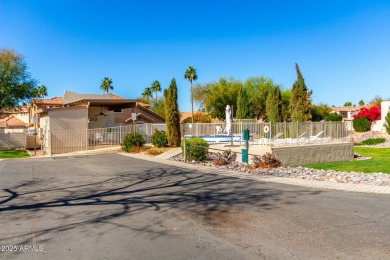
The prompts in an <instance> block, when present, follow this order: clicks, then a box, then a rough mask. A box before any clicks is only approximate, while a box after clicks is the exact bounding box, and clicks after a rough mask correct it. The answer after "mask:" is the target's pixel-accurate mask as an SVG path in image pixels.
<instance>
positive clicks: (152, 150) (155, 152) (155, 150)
mask: <svg viewBox="0 0 390 260" xmlns="http://www.w3.org/2000/svg"><path fill="white" fill-rule="evenodd" d="M163 152H164V149H163V148H157V147H152V148H150V149H148V150H146V152H145V153H146V154H148V155H159V154H162V153H163Z"/></svg>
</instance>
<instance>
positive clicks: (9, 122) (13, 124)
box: [0, 115, 28, 128]
mask: <svg viewBox="0 0 390 260" xmlns="http://www.w3.org/2000/svg"><path fill="white" fill-rule="evenodd" d="M27 126H28V123H26V122H24V121H22V120H20V119H19V118H18V117H17V116H15V115H10V116H7V117H5V118H2V119H0V128H27Z"/></svg>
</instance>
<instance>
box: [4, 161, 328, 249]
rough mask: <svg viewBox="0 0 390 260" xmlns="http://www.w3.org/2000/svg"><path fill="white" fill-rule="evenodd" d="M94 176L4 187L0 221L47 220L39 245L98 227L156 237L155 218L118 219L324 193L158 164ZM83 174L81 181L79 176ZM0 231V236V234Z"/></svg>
mask: <svg viewBox="0 0 390 260" xmlns="http://www.w3.org/2000/svg"><path fill="white" fill-rule="evenodd" d="M123 168H127V169H131V170H126V171H120V172H116V173H110V172H107V174H106V175H100V176H96V177H95V178H93V177H88V176H87V177H82V174H80V173H79V174H78V175H75V177H72V175H71V173H70V175H71V176H68V178H59V177H53V176H50V175H48V177H45V178H37V179H34V180H31V181H25V182H22V183H18V184H17V185H13V186H8V187H3V188H2V190H1V192H0V216H1V217H0V220H2V221H11V222H15V223H23V222H24V221H27V220H33V219H39V218H48V219H50V220H51V224H50V226H48V227H38V228H36V229H35V230H34V239H35V241H40V242H41V243H44V242H46V241H48V240H50V239H52V238H53V237H55V236H54V235H56V234H59V233H64V232H70V231H72V232H73V231H78V232H90V233H91V234H94V232H99V231H98V230H99V227H102V226H105V227H107V225H108V226H111V227H112V228H128V229H131V230H132V231H134V232H140V233H142V234H148V235H150V236H151V237H152V238H153V237H156V236H161V235H165V233H164V232H163V231H161V230H156V229H155V228H154V225H155V224H156V223H153V221H152V220H149V221H148V223H147V224H144V225H142V226H140V225H138V226H133V225H132V224H131V221H129V223H130V224H123V223H121V222H120V221H118V220H119V219H120V218H123V217H126V218H128V219H131V218H132V217H134V216H137V215H139V214H142V213H145V212H150V211H152V212H161V213H163V212H165V211H169V210H178V211H183V212H189V213H192V214H201V215H202V217H204V218H208V217H213V218H214V216H215V214H223V213H224V212H228V211H229V210H230V208H231V206H234V207H235V208H240V207H246V206H250V207H256V208H257V209H258V210H272V209H275V208H277V207H279V206H280V205H282V204H281V203H278V202H279V201H280V200H281V199H282V198H285V197H288V200H289V203H291V204H293V203H295V202H296V201H297V200H298V198H299V197H300V196H302V195H307V194H311V195H316V194H319V193H320V191H315V190H308V189H306V190H305V189H302V190H299V189H296V188H295V189H288V188H285V189H274V188H267V187H269V186H270V185H265V184H264V183H262V182H258V181H253V180H247V179H240V178H236V177H230V176H221V175H216V174H204V173H201V172H198V171H192V170H186V169H181V168H177V167H171V166H166V165H162V164H157V163H148V165H147V166H143V167H138V168H137V167H132V165H131V163H128V165H124V167H123ZM80 176H81V177H80ZM0 233H1V232H0ZM10 241H13V244H15V241H17V242H18V244H29V243H31V232H27V231H26V232H22V233H20V232H19V233H6V234H3V235H2V236H1V238H0V244H5V243H7V242H10Z"/></svg>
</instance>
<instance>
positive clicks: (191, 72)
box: [184, 66, 198, 123]
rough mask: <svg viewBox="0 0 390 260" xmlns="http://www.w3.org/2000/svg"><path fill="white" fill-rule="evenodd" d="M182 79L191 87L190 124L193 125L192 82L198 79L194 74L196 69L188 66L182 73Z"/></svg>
mask: <svg viewBox="0 0 390 260" xmlns="http://www.w3.org/2000/svg"><path fill="white" fill-rule="evenodd" d="M184 78H185V79H187V80H188V81H189V82H190V86H191V117H192V123H194V95H193V92H192V81H195V80H197V79H198V75H197V74H196V69H195V68H194V66H188V68H187V70H186V72H185V73H184Z"/></svg>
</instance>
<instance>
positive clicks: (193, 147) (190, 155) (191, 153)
mask: <svg viewBox="0 0 390 260" xmlns="http://www.w3.org/2000/svg"><path fill="white" fill-rule="evenodd" d="M185 144H186V157H187V160H191V161H204V160H205V159H206V155H207V152H208V150H209V144H208V143H207V142H206V141H205V140H203V139H202V138H188V139H185ZM181 149H182V152H183V155H184V141H183V142H182V143H181Z"/></svg>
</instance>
